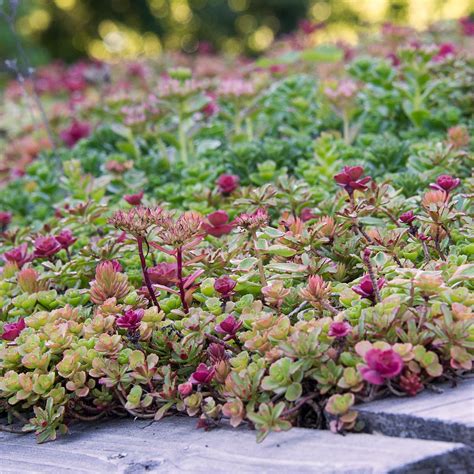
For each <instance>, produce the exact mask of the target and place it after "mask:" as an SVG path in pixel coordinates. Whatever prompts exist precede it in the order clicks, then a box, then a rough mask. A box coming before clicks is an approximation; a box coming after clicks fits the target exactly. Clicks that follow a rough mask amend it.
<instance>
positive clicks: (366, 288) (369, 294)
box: [352, 275, 385, 300]
mask: <svg viewBox="0 0 474 474" xmlns="http://www.w3.org/2000/svg"><path fill="white" fill-rule="evenodd" d="M384 285H385V278H379V280H378V281H377V287H378V289H379V290H381V289H382V287H383V286H384ZM352 291H355V292H356V293H357V294H358V295H360V296H362V297H363V298H368V299H370V300H373V299H374V297H375V290H374V286H373V284H372V280H371V278H370V276H369V275H364V277H363V278H362V279H361V280H360V282H359V284H358V285H354V286H353V287H352Z"/></svg>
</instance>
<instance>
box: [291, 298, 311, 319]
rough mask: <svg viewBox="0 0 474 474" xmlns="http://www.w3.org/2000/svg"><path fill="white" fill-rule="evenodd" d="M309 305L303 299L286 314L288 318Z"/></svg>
mask: <svg viewBox="0 0 474 474" xmlns="http://www.w3.org/2000/svg"><path fill="white" fill-rule="evenodd" d="M308 306H309V303H308V302H307V301H303V302H302V303H301V304H300V305H299V306H297V307H296V308H295V309H294V310H293V311H292V312H291V313H289V314H288V317H289V318H292V317H293V316H296V315H297V314H298V313H299V312H300V311H303V310H304V309H306V308H307V307H308Z"/></svg>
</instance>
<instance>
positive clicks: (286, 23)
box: [0, 0, 474, 64]
mask: <svg viewBox="0 0 474 474" xmlns="http://www.w3.org/2000/svg"><path fill="white" fill-rule="evenodd" d="M9 1H14V0H0V5H2V3H3V8H6V7H7V4H8V3H9ZM473 6H474V5H473V0H23V1H21V2H20V7H19V11H18V13H17V15H16V18H15V21H14V25H15V28H16V29H17V31H18V33H19V35H20V36H21V38H22V42H23V44H24V45H25V47H26V48H27V50H28V52H29V56H30V57H31V58H32V61H33V63H35V64H38V63H44V62H47V61H50V60H51V59H62V60H65V61H67V62H71V61H74V60H76V59H78V58H81V57H84V56H89V57H92V58H96V59H101V60H102V59H112V60H113V59H116V58H124V57H126V58H135V57H139V56H143V55H145V56H156V55H158V54H160V53H161V52H162V51H163V50H164V49H176V50H182V51H185V52H188V53H194V52H197V51H202V50H204V49H208V48H209V47H212V48H213V49H216V50H223V51H225V52H228V53H234V54H237V53H246V54H259V53H261V52H263V51H265V50H266V49H267V48H269V47H270V46H271V45H272V43H273V42H274V40H275V39H276V38H277V37H279V36H281V35H284V34H285V33H288V32H290V31H293V30H294V29H295V28H297V26H298V22H299V21H300V20H301V19H303V18H307V19H309V20H311V21H313V22H317V23H321V22H322V23H324V24H325V28H324V29H321V30H318V31H316V32H315V33H314V35H316V37H317V38H316V39H317V41H318V42H319V41H320V42H323V41H327V40H331V41H333V40H344V41H347V42H349V43H354V42H356V41H357V34H358V32H360V31H361V30H363V31H367V30H375V29H376V28H377V27H379V26H380V25H381V24H382V23H383V22H385V21H393V22H396V23H403V24H407V25H411V26H413V27H415V28H418V29H423V28H425V27H427V26H428V25H429V24H430V23H432V22H434V21H438V20H441V19H450V18H459V17H462V16H465V15H468V14H469V13H470V12H472V9H473ZM0 21H1V24H0V54H1V57H2V58H4V59H6V58H12V57H15V56H16V52H15V44H14V39H13V37H12V34H11V32H10V31H9V28H8V27H7V23H6V22H5V20H4V19H0Z"/></svg>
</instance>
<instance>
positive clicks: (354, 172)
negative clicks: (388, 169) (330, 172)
mask: <svg viewBox="0 0 474 474" xmlns="http://www.w3.org/2000/svg"><path fill="white" fill-rule="evenodd" d="M363 173H364V168H362V166H344V168H343V169H342V171H341V172H340V173H338V174H336V175H335V176H334V180H335V181H336V183H337V184H338V185H339V186H341V187H343V188H344V189H345V190H346V191H347V193H348V194H349V196H352V193H353V192H354V191H355V190H360V191H365V190H366V189H367V186H366V185H367V183H368V182H369V181H370V180H371V178H370V176H366V177H365V178H361V176H362V175H363Z"/></svg>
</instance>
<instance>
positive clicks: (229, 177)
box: [217, 174, 240, 196]
mask: <svg viewBox="0 0 474 474" xmlns="http://www.w3.org/2000/svg"><path fill="white" fill-rule="evenodd" d="M239 182H240V178H239V177H238V176H236V175H235V174H221V175H220V176H219V178H218V179H217V186H218V188H219V192H220V193H221V194H223V195H224V196H228V195H229V194H231V193H232V192H234V191H235V190H236V189H237V188H238V187H239Z"/></svg>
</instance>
